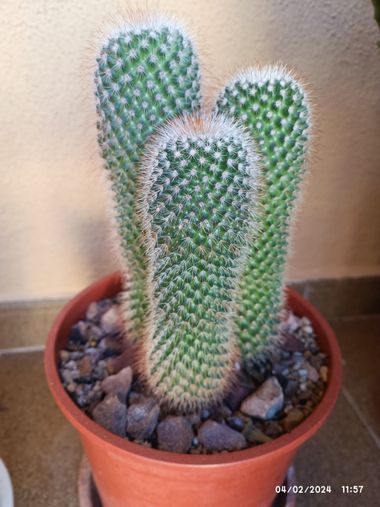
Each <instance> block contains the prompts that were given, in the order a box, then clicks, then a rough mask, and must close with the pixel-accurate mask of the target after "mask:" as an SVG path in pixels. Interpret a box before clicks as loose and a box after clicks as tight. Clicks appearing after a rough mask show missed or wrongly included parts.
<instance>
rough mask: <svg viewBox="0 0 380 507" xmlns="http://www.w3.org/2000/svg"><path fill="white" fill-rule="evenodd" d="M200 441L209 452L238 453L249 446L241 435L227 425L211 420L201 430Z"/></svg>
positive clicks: (199, 431)
mask: <svg viewBox="0 0 380 507" xmlns="http://www.w3.org/2000/svg"><path fill="white" fill-rule="evenodd" d="M198 440H199V442H200V444H202V445H203V446H204V447H206V449H207V450H209V451H236V450H239V449H244V448H245V447H246V446H247V441H246V439H245V438H244V436H243V435H242V434H241V433H239V432H238V431H235V430H233V429H232V428H230V427H229V426H227V425H226V424H222V423H218V422H216V421H211V420H208V421H206V422H204V423H203V424H202V426H201V427H200V428H199V430H198Z"/></svg>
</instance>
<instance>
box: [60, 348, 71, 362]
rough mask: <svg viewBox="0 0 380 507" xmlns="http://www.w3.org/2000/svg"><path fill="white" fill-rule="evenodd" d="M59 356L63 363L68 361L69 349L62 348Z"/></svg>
mask: <svg viewBox="0 0 380 507" xmlns="http://www.w3.org/2000/svg"><path fill="white" fill-rule="evenodd" d="M59 358H60V360H61V363H67V361H68V360H69V359H70V352H69V351H68V350H60V351H59Z"/></svg>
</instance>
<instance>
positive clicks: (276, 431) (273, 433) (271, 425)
mask: <svg viewBox="0 0 380 507" xmlns="http://www.w3.org/2000/svg"><path fill="white" fill-rule="evenodd" d="M282 431H283V430H282V426H281V424H279V423H278V422H277V421H269V422H268V423H266V426H265V434H266V435H268V437H271V438H276V437H278V436H280V435H281V433H282Z"/></svg>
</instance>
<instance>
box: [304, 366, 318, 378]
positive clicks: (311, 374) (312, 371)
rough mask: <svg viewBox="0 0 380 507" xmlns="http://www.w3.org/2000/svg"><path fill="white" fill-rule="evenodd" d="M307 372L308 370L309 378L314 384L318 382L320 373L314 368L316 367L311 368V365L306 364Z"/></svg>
mask: <svg viewBox="0 0 380 507" xmlns="http://www.w3.org/2000/svg"><path fill="white" fill-rule="evenodd" d="M306 370H307V378H308V379H309V380H311V381H312V382H317V381H318V380H319V373H318V372H317V370H316V369H315V368H314V366H311V364H309V363H306Z"/></svg>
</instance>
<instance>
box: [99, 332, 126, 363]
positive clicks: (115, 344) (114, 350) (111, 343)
mask: <svg viewBox="0 0 380 507" xmlns="http://www.w3.org/2000/svg"><path fill="white" fill-rule="evenodd" d="M99 348H100V349H101V350H102V351H103V353H102V358H103V359H106V358H108V357H111V356H115V355H119V354H120V353H121V342H120V340H116V339H115V338H112V337H110V336H106V337H105V338H102V340H100V343H99Z"/></svg>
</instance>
